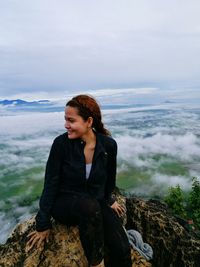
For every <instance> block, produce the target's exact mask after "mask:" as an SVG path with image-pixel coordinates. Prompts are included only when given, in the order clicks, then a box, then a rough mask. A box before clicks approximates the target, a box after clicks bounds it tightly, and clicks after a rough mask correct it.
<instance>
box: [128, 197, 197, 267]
mask: <svg viewBox="0 0 200 267" xmlns="http://www.w3.org/2000/svg"><path fill="white" fill-rule="evenodd" d="M126 203H127V228H129V229H131V228H132V229H136V230H137V231H139V232H140V233H141V235H142V237H143V240H144V242H146V243H148V244H150V245H151V246H152V248H153V251H154V259H153V261H152V265H153V266H154V267H199V266H200V239H198V238H197V237H196V236H195V235H192V233H189V232H188V231H187V230H186V229H185V228H184V227H183V226H182V225H180V224H179V222H178V220H177V218H176V217H174V216H172V215H171V214H170V212H169V211H168V209H167V207H166V206H165V205H164V204H162V203H160V202H159V201H153V200H149V201H144V200H142V199H138V198H127V202H126Z"/></svg>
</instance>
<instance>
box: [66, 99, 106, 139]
mask: <svg viewBox="0 0 200 267" xmlns="http://www.w3.org/2000/svg"><path fill="white" fill-rule="evenodd" d="M66 106H70V107H75V108H77V109H78V113H79V115H80V116H81V117H82V118H83V119H84V120H85V121H86V120H87V119H88V118H89V117H92V118H93V125H92V128H93V129H94V130H95V131H96V132H98V133H102V134H104V135H111V134H110V132H109V131H108V130H107V129H106V128H105V127H104V124H103V122H102V116H101V110H100V107H99V105H98V103H97V101H96V100H95V99H94V98H93V97H92V96H89V95H77V96H75V97H73V98H72V99H71V100H69V101H68V102H67V104H66Z"/></svg>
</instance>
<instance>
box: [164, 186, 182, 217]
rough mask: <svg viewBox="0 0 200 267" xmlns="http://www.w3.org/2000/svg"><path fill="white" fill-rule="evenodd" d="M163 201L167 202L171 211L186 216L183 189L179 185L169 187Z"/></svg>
mask: <svg viewBox="0 0 200 267" xmlns="http://www.w3.org/2000/svg"><path fill="white" fill-rule="evenodd" d="M164 201H165V202H166V203H167V205H168V206H169V208H170V209H171V210H172V211H173V213H175V214H177V215H180V216H182V217H185V216H186V211H185V208H184V199H183V191H182V189H181V188H180V185H176V186H175V187H170V189H169V194H168V195H167V196H166V197H165V199H164Z"/></svg>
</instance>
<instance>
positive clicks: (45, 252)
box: [0, 197, 200, 267]
mask: <svg viewBox="0 0 200 267" xmlns="http://www.w3.org/2000/svg"><path fill="white" fill-rule="evenodd" d="M119 201H120V202H121V203H122V204H123V205H125V202H126V207H127V213H126V215H127V216H125V215H124V217H123V222H124V224H126V228H127V229H135V230H137V231H139V232H140V233H141V234H142V237H143V240H144V242H147V243H149V244H150V245H151V246H152V248H153V251H154V259H153V261H151V262H147V261H146V260H145V259H144V258H143V257H142V256H140V255H139V254H138V252H136V251H134V250H132V259H133V265H132V267H139V266H140V267H147V266H148V267H149V266H154V267H173V266H174V267H199V266H200V239H198V238H197V237H195V236H193V235H192V234H191V233H189V232H188V231H187V230H186V229H185V228H184V227H183V226H182V225H181V224H180V223H179V222H178V220H177V219H176V218H175V217H173V216H172V215H171V214H170V213H169V211H168V210H167V208H166V206H165V205H163V204H161V203H160V202H157V201H152V200H150V201H144V200H142V199H138V198H127V199H125V198H123V197H119ZM34 225H35V219H34V217H33V218H32V219H30V220H28V221H26V222H24V223H22V224H19V225H17V226H16V228H15V229H14V231H13V233H12V234H11V236H10V237H9V238H8V240H7V242H6V244H4V245H0V266H1V267H19V266H20V267H21V266H23V267H39V266H40V267H87V266H88V265H87V260H86V257H85V255H84V252H83V249H82V246H81V243H80V239H79V232H78V229H77V227H69V228H67V227H65V226H63V225H60V224H56V223H55V222H54V223H53V229H52V231H51V236H50V241H49V242H48V243H45V244H43V246H41V247H40V248H38V249H36V248H34V249H32V250H31V251H30V252H27V251H26V241H27V235H28V234H29V233H30V232H31V231H33V229H34ZM108 267H109V266H108Z"/></svg>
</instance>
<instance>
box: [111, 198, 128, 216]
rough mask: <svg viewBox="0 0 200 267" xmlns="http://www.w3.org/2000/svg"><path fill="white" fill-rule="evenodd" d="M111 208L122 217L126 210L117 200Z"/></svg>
mask: <svg viewBox="0 0 200 267" xmlns="http://www.w3.org/2000/svg"><path fill="white" fill-rule="evenodd" d="M111 208H112V209H113V210H114V211H115V212H116V213H117V215H118V216H119V217H121V216H122V214H123V213H124V212H125V209H124V208H123V207H122V206H121V205H120V204H119V203H118V202H117V201H115V202H114V203H113V204H112V205H111Z"/></svg>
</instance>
